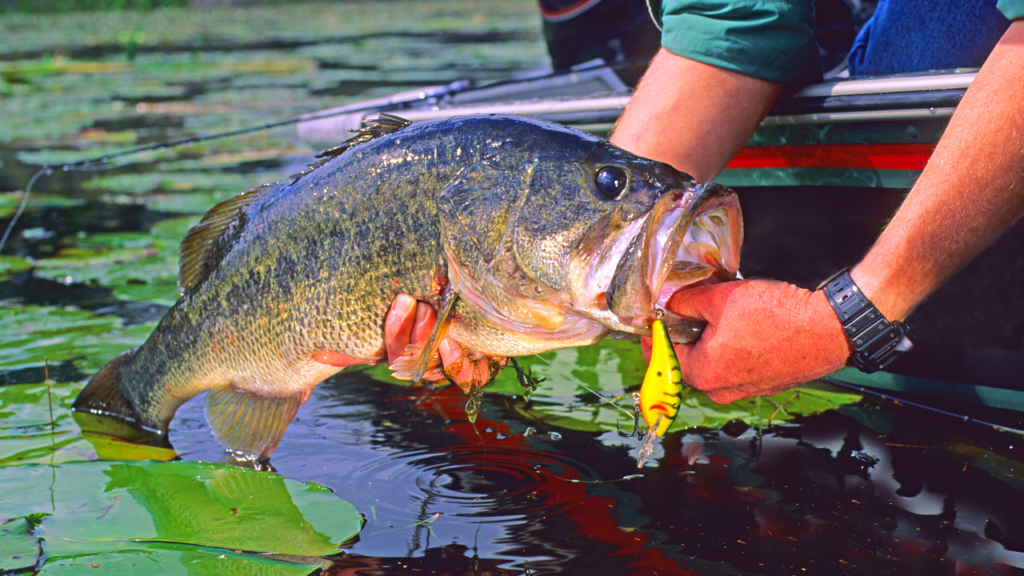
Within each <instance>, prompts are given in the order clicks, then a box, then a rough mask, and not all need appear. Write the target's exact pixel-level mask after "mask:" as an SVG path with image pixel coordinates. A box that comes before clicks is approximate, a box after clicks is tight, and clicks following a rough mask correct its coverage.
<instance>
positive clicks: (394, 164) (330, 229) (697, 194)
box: [74, 115, 742, 457]
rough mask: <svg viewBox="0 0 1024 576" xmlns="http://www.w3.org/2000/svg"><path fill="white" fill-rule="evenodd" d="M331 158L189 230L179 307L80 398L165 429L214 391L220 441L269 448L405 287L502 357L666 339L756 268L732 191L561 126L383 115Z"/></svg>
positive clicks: (361, 353)
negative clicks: (718, 289) (660, 328)
mask: <svg viewBox="0 0 1024 576" xmlns="http://www.w3.org/2000/svg"><path fill="white" fill-rule="evenodd" d="M321 156H322V160H321V161H320V162H318V163H317V164H314V165H313V166H311V167H310V168H309V169H308V170H307V171H305V172H303V173H302V174H299V175H297V176H295V177H292V178H290V179H288V180H285V181H283V182H279V183H276V184H271V185H267V186H263V187H260V188H257V189H254V190H252V191H249V192H246V193H243V194H241V195H239V196H237V197H235V198H232V199H229V200H226V201H224V202H222V203H220V204H218V205H217V206H215V207H214V208H213V209H212V210H211V211H210V212H209V213H208V214H207V215H206V216H205V217H204V218H203V220H202V221H201V222H200V223H199V224H198V225H196V227H195V228H193V229H192V230H191V231H190V232H189V234H188V235H187V236H186V238H185V240H184V241H183V242H182V247H181V262H180V263H181V270H180V277H179V284H180V286H181V288H182V291H183V295H182V297H181V299H180V300H179V301H178V302H177V303H176V304H175V305H174V307H172V308H171V309H170V311H169V312H168V313H167V314H166V316H165V317H164V318H163V320H162V321H161V322H160V324H159V325H158V326H157V328H156V329H155V330H154V331H153V333H152V334H151V336H150V337H149V339H148V340H147V341H146V342H145V343H144V344H143V345H142V346H140V347H139V348H137V349H135V350H131V351H128V352H125V353H123V354H122V355H121V356H119V357H117V358H116V359H114V360H112V361H111V362H110V363H109V364H108V365H107V366H105V367H104V368H103V369H102V370H101V371H100V372H99V373H98V374H97V375H96V376H95V377H94V378H93V379H92V380H91V381H90V383H89V384H88V385H87V386H86V388H85V389H84V390H83V392H82V393H81V394H80V396H79V397H78V399H77V400H76V402H75V405H74V410H76V411H77V412H80V413H91V414H100V415H104V416H113V417H115V418H117V419H120V420H123V421H125V422H127V423H129V424H131V425H132V426H135V427H137V428H143V429H146V430H149V431H151V432H153V433H155V434H157V435H166V433H167V430H168V426H169V424H170V421H171V419H172V417H173V415H174V413H175V411H176V410H177V409H178V407H179V406H180V405H181V404H182V403H184V402H186V401H187V400H188V399H190V398H192V397H194V396H196V395H197V394H199V393H201V392H208V394H207V397H206V415H207V419H208V420H209V422H210V424H211V428H212V429H213V431H214V433H215V435H216V436H217V437H218V439H219V440H220V441H221V443H222V444H224V445H225V446H226V447H227V448H229V449H231V450H234V451H238V452H241V453H245V454H249V455H254V456H261V457H262V456H267V455H269V454H270V452H272V451H273V449H274V448H275V447H276V446H277V443H278V442H279V441H280V438H281V435H282V434H283V433H284V430H285V428H286V427H287V425H288V423H289V422H290V421H291V419H292V418H293V417H294V415H295V412H296V411H297V410H298V408H299V406H301V405H302V403H303V402H305V400H306V399H307V398H308V397H309V394H310V392H311V390H312V388H313V386H315V385H316V384H317V383H319V382H321V381H322V380H324V379H325V378H327V377H329V376H330V375H332V374H334V373H335V372H337V371H338V370H340V369H341V368H340V367H339V366H337V365H333V364H325V363H322V362H320V361H318V358H322V357H323V356H322V354H323V353H325V352H328V353H334V354H340V355H344V356H345V357H347V358H350V359H351V362H352V363H377V362H380V361H383V360H384V359H385V358H386V351H385V346H384V337H383V328H382V327H383V320H384V317H385V315H386V313H387V310H388V308H389V306H390V304H391V302H392V301H393V300H394V298H395V296H396V295H398V294H400V293H406V294H409V295H411V296H412V297H414V298H416V299H417V300H421V301H425V302H428V303H430V304H431V305H433V306H434V307H435V309H439V310H444V311H445V313H443V314H442V315H441V317H440V318H439V325H441V326H443V330H441V331H440V332H441V333H440V334H438V335H437V337H438V339H439V338H440V337H441V336H443V335H445V334H446V335H447V336H448V337H451V338H454V339H455V340H456V341H457V342H459V343H460V344H461V345H462V346H463V347H464V348H465V349H467V350H468V351H470V352H472V353H474V354H479V355H482V356H491V357H504V356H517V355H523V354H531V353H538V352H543V351H546V350H551V349H554V348H559V347H566V346H580V345H586V344H591V343H593V342H596V341H598V340H600V339H601V338H603V337H604V336H606V335H608V334H609V333H610V332H613V331H615V332H628V333H633V334H643V335H646V334H649V333H650V327H651V322H652V321H653V319H654V312H653V310H654V307H655V306H656V305H658V304H659V302H660V303H663V302H664V300H665V299H667V297H668V296H669V295H670V293H671V291H673V290H674V289H676V288H677V287H678V286H679V285H682V284H685V283H687V282H695V281H707V280H714V279H715V278H718V277H722V278H725V277H728V276H730V275H731V274H732V273H734V272H735V270H736V268H737V267H738V251H739V244H740V242H741V240H742V229H741V225H740V220H741V216H740V214H739V208H738V204H737V202H736V198H735V195H734V194H733V193H732V192H730V191H728V190H727V189H725V188H723V187H720V186H717V185H703V186H698V185H697V184H696V183H695V182H693V180H692V179H691V178H690V177H689V176H687V175H685V174H683V173H681V172H679V171H677V170H675V169H673V168H671V167H670V166H668V165H665V164H662V163H658V162H654V161H650V160H645V159H642V158H638V157H636V156H633V155H631V154H629V153H627V152H625V151H623V150H620V149H618V148H615V147H614V146H612V145H610V144H609V143H607V142H606V141H604V140H601V139H598V138H595V137H593V136H590V135H588V134H585V133H583V132H579V131H577V130H573V129H569V128H566V127H563V126H560V125H557V124H552V123H548V122H543V121H539V120H536V119H530V118H523V117H516V116H489V115H488V116H468V117H460V118H454V119H447V120H440V121H435V122H424V123H416V124H411V125H410V124H409V123H408V122H406V121H404V120H401V119H398V118H395V117H383V118H382V119H381V120H380V121H379V122H377V123H376V124H374V125H372V126H370V127H369V128H367V129H366V130H364V131H362V132H361V133H360V134H359V135H357V136H356V137H355V138H353V139H352V140H350V141H349V142H346V143H345V144H343V145H342V146H339V147H338V148H336V149H333V150H330V151H327V152H325V153H323V154H322V155H321ZM680 263H682V264H680ZM695 279H696V280H695ZM669 332H671V333H672V335H673V337H674V338H676V339H677V340H679V341H692V340H694V339H696V337H699V332H700V325H699V324H698V323H696V322H693V321H687V320H684V319H679V318H675V319H674V323H673V322H669ZM438 343H439V340H437V341H432V342H428V345H427V347H426V350H424V351H423V352H422V353H421V354H420V358H421V362H420V363H419V364H418V365H417V366H418V367H419V369H420V372H422V366H423V364H424V362H423V360H422V359H431V358H434V359H433V361H434V362H436V354H435V352H436V345H437V344H438ZM335 364H336V363H335ZM496 366H497V365H496ZM497 369H498V368H496V369H495V370H497ZM399 372H400V373H401V374H403V375H405V376H409V375H410V374H411V373H414V372H416V370H415V369H414V368H413V367H412V366H406V367H404V368H402V369H401V370H400V371H399Z"/></svg>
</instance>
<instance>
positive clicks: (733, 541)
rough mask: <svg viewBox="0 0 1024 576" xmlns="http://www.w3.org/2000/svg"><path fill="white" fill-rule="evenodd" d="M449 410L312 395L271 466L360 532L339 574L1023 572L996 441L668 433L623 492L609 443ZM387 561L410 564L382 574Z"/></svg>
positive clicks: (860, 410)
mask: <svg viewBox="0 0 1024 576" xmlns="http://www.w3.org/2000/svg"><path fill="white" fill-rule="evenodd" d="M465 401H466V400H465V396H464V395H462V394H461V393H458V392H456V391H455V390H448V389H445V390H441V391H437V392H429V391H423V390H417V389H406V388H402V387H398V386H393V385H388V384H386V383H383V382H380V381H376V380H374V379H373V378H371V377H370V376H369V375H367V374H363V373H354V374H349V375H339V376H337V377H335V378H333V379H331V380H329V381H328V382H326V383H325V384H322V385H320V386H319V387H317V389H316V390H315V391H314V394H313V397H312V398H311V400H310V401H309V403H308V404H307V406H306V407H304V408H303V409H302V410H300V412H299V416H298V417H297V418H296V421H295V422H294V423H293V424H292V426H291V428H289V431H288V433H287V434H286V435H285V438H284V441H283V442H282V444H281V446H280V448H279V449H278V450H277V451H276V452H275V454H274V456H273V460H272V464H273V465H274V467H275V468H276V469H277V470H278V471H279V472H280V473H282V474H284V475H286V476H288V477H292V478H297V479H302V480H313V481H316V482H319V483H322V484H324V485H326V486H329V487H331V488H332V489H333V490H334V491H335V492H336V493H337V494H339V495H341V496H343V497H344V498H346V499H348V500H350V501H351V502H352V503H353V504H354V505H355V506H356V508H357V509H359V510H360V511H361V512H362V513H363V514H365V515H366V517H367V524H366V526H365V528H364V529H363V531H362V533H361V534H360V538H359V541H358V542H357V543H355V544H354V545H353V547H352V548H351V550H350V551H351V553H352V554H353V556H351V557H349V559H348V560H346V561H344V562H340V563H339V564H337V565H336V567H335V569H336V570H339V571H342V572H343V571H344V570H347V569H355V567H356V566H362V565H365V563H366V562H369V560H366V558H364V557H377V558H379V559H380V560H379V561H380V562H384V563H385V564H387V565H388V568H387V570H385V573H404V572H406V571H412V570H413V567H415V566H419V567H423V566H427V565H429V563H426V564H425V563H424V560H425V559H426V558H447V559H448V562H449V564H445V563H444V562H442V563H441V565H443V566H459V567H461V568H464V569H465V570H466V571H469V572H472V569H471V568H469V564H470V559H471V558H475V559H476V560H475V561H478V562H481V564H479V565H480V566H488V567H496V566H500V567H503V568H504V569H508V570H513V571H516V572H521V571H526V570H529V571H530V572H531V573H546V572H565V573H601V574H628V573H638V572H643V573H654V572H657V573H659V574H673V573H676V574H682V573H697V574H740V573H757V574H796V573H807V574H836V573H863V574H868V573H870V574H947V573H948V574H954V573H957V574H960V573H972V571H980V573H988V572H989V571H992V570H996V569H998V568H999V567H1000V566H1003V567H1016V568H1024V554H1022V552H1024V545H1022V543H1024V540H1022V539H1024V501H1022V499H1021V498H1020V492H1021V489H1022V488H1024V487H1022V486H1021V485H1020V484H1021V483H1020V481H1018V480H1017V478H1016V475H1015V473H1014V469H1015V466H1016V465H1017V462H1019V461H1020V459H1021V454H1020V450H1019V447H1013V446H1014V444H1013V442H1014V438H1013V437H1010V436H1008V435H1006V434H997V433H992V434H981V433H979V431H978V430H976V429H971V428H968V429H967V430H965V432H967V433H969V434H970V436H972V437H974V438H976V439H975V440H967V439H965V438H963V437H958V436H957V434H956V433H957V432H959V431H958V430H957V429H956V427H955V426H950V425H949V423H948V422H945V423H944V422H942V421H939V422H936V421H935V420H934V418H929V417H920V416H918V415H917V414H916V413H915V412H914V411H912V410H907V409H900V408H899V407H893V406H887V407H885V408H884V409H881V408H878V407H875V406H871V405H867V406H859V407H856V408H851V409H848V410H845V413H836V412H833V413H829V414H825V415H820V416H815V417H810V418H806V419H804V420H803V421H801V422H800V423H799V424H793V425H786V426H782V427H775V428H773V429H772V430H770V431H767V432H766V433H765V435H764V436H762V437H759V436H758V433H757V430H756V429H754V428H746V427H742V426H741V427H734V428H733V429H732V430H731V431H732V432H734V433H735V434H736V435H735V436H731V435H729V434H727V433H725V432H723V431H707V432H704V433H699V434H697V433H687V434H681V433H678V432H674V433H670V434H669V435H668V436H667V437H666V438H665V439H664V442H663V444H662V448H663V454H662V455H661V456H660V459H659V461H658V462H657V466H655V467H648V468H645V469H643V470H642V471H641V472H640V475H639V476H638V477H632V476H631V475H633V474H635V473H636V465H635V454H634V452H633V448H634V446H635V443H629V442H627V443H624V444H619V443H618V442H620V441H621V439H619V437H618V436H617V435H615V434H614V433H603V434H602V433H596V432H593V433H591V432H576V431H570V430H561V431H560V433H561V439H560V440H557V441H553V440H551V439H550V437H549V435H548V434H547V432H548V431H549V430H548V429H546V428H544V424H543V422H536V421H528V420H525V419H523V418H522V416H519V413H518V412H517V411H516V410H515V406H514V403H516V402H522V401H523V400H522V399H516V400H512V399H510V398H509V397H506V396H492V395H487V396H485V401H484V409H483V412H482V413H481V414H480V416H479V418H478V419H477V422H476V425H475V427H474V425H472V424H471V423H470V422H469V421H468V420H467V419H466V416H465V413H464V406H465ZM178 422H179V424H178V428H179V429H180V431H179V432H178V434H179V438H174V437H172V441H173V442H174V443H175V446H176V448H178V449H179V451H180V452H181V454H182V456H183V457H184V458H186V459H195V458H216V457H217V455H218V453H219V452H218V451H219V449H218V448H217V447H216V445H215V444H214V443H213V442H212V440H210V439H209V435H208V432H207V431H206V430H205V429H204V425H203V424H202V417H201V409H200V408H199V407H198V404H190V405H187V406H186V407H185V408H183V410H182V418H181V419H179V420H178ZM531 427H537V428H539V431H538V433H535V434H531V433H529V432H528V429H529V428H531ZM978 439H980V440H981V441H983V442H986V443H987V445H984V446H983V445H979V443H978ZM624 478H625V479H624ZM470 551H472V553H470ZM401 557H404V558H417V559H418V560H417V561H416V562H410V563H407V564H403V565H401V566H399V565H398V564H395V560H387V559H388V558H392V559H395V558H401ZM480 559H484V560H480ZM346 562H347V563H346ZM452 563H454V564H452ZM339 573H341V572H339Z"/></svg>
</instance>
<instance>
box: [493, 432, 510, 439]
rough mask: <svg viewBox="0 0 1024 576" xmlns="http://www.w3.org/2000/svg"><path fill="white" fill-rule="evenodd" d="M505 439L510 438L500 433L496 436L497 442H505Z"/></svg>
mask: <svg viewBox="0 0 1024 576" xmlns="http://www.w3.org/2000/svg"><path fill="white" fill-rule="evenodd" d="M505 438H508V436H505V435H504V434H502V433H501V432H498V433H497V434H495V435H494V439H495V440H504V439H505Z"/></svg>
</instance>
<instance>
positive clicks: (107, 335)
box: [0, 306, 155, 374]
mask: <svg viewBox="0 0 1024 576" xmlns="http://www.w3.org/2000/svg"><path fill="white" fill-rule="evenodd" d="M154 326H155V324H136V325H134V326H123V323H122V321H121V319H120V318H117V317H116V316H98V315H96V314H93V313H91V312H86V311H82V310H68V309H64V308H57V307H50V306H45V307H37V306H25V307H20V308H10V309H5V310H0V370H10V369H16V368H26V367H30V366H42V365H43V363H44V360H47V359H48V360H49V362H50V364H51V365H53V364H56V363H59V362H65V361H74V362H75V366H76V367H77V368H78V369H79V370H80V371H81V372H84V373H86V374H92V373H93V372H96V371H97V370H99V369H100V368H101V367H103V365H104V364H106V363H107V362H108V361H110V359H112V358H113V357H114V356H117V355H118V354H120V353H121V352H124V351H125V350H127V349H129V348H133V347H135V346H138V345H139V344H142V342H144V341H145V340H146V337H147V336H149V333H150V332H152V331H153V328H154Z"/></svg>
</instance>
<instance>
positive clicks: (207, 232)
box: [178, 112, 412, 293]
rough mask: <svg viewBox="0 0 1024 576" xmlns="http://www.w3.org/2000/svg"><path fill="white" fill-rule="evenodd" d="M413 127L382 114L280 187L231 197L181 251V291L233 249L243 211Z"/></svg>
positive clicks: (191, 232)
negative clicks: (360, 148)
mask: <svg viewBox="0 0 1024 576" xmlns="http://www.w3.org/2000/svg"><path fill="white" fill-rule="evenodd" d="M410 124H412V122H410V121H408V120H406V119H405V118H399V117H398V116H392V115H391V114H385V113H383V112H382V113H381V114H379V115H378V117H377V119H376V120H371V121H369V122H367V124H366V126H364V127H363V128H361V129H359V131H358V132H356V134H355V135H354V136H352V137H351V138H349V139H348V140H346V141H345V142H343V143H342V144H340V145H338V146H335V147H334V148H331V149H329V150H324V151H323V152H321V153H319V154H317V155H316V158H318V161H316V162H313V163H312V164H310V165H309V166H307V167H306V169H305V170H303V171H302V172H299V173H298V174H294V175H292V176H291V177H289V178H287V179H285V180H283V181H281V182H278V183H277V184H266V185H264V186H261V187H259V188H254V189H252V190H250V191H248V192H243V193H242V194H239V195H238V196H235V197H234V198H229V199H227V200H225V201H223V202H221V203H220V204H217V205H216V206H214V207H213V208H211V209H210V211H209V212H207V213H206V215H205V216H203V219H202V220H201V221H200V222H199V224H196V225H195V226H193V227H192V229H191V230H189V231H188V234H186V235H185V239H184V240H182V242H181V249H180V250H179V252H178V268H179V271H178V288H179V290H180V291H181V292H182V293H185V292H187V291H189V290H191V289H192V288H193V287H195V286H196V285H197V284H199V282H200V281H201V280H202V279H203V278H205V277H206V275H207V274H209V272H210V270H212V269H213V268H214V267H215V266H216V264H217V262H219V261H220V259H221V257H222V256H223V254H222V253H221V252H222V250H223V248H225V247H227V246H230V242H228V240H229V238H230V237H231V236H233V235H234V234H236V233H237V232H238V231H239V230H240V229H241V226H240V225H241V224H242V220H241V218H240V216H241V214H242V213H243V210H244V209H245V208H246V207H248V206H250V205H252V204H255V203H257V202H262V201H263V200H265V199H266V198H267V197H268V196H270V195H271V194H272V193H275V192H277V191H279V190H281V189H282V188H283V187H285V186H290V185H293V184H295V183H296V182H298V181H299V179H301V178H302V177H303V176H305V175H307V174H309V173H310V172H313V171H314V170H316V169H317V168H319V167H320V166H323V165H324V164H326V163H327V162H329V161H331V160H333V159H334V158H336V157H338V156H340V155H341V154H342V153H344V152H345V151H347V150H349V149H351V148H352V147H353V146H356V145H357V144H362V143H363V142H369V141H370V140H373V139H375V138H380V137H381V136H386V135H388V134H394V133H395V132H398V131H399V130H401V129H402V128H405V127H406V126H408V125H410Z"/></svg>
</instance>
